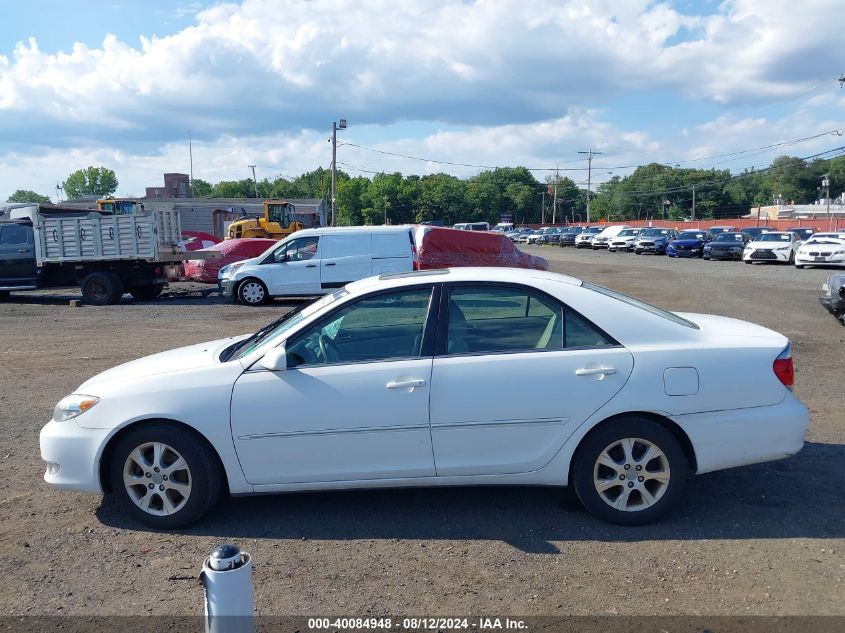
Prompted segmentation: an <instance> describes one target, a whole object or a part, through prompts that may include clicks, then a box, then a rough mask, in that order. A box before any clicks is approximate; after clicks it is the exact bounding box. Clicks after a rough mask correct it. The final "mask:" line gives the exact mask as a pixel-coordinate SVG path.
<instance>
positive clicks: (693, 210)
mask: <svg viewBox="0 0 845 633" xmlns="http://www.w3.org/2000/svg"><path fill="white" fill-rule="evenodd" d="M692 219H693V220H695V185H693V186H692Z"/></svg>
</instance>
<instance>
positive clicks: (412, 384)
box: [385, 378, 425, 391]
mask: <svg viewBox="0 0 845 633" xmlns="http://www.w3.org/2000/svg"><path fill="white" fill-rule="evenodd" d="M385 387H387V388H388V389H409V390H410V391H413V390H414V389H415V388H416V387H425V380H423V379H422V378H416V379H411V380H391V381H390V382H389V383H387V384H386V385H385Z"/></svg>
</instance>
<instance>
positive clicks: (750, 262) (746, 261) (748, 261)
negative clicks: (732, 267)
mask: <svg viewBox="0 0 845 633" xmlns="http://www.w3.org/2000/svg"><path fill="white" fill-rule="evenodd" d="M745 263H746V264H753V263H754V262H752V261H751V260H750V259H746V260H745Z"/></svg>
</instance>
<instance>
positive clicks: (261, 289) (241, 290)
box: [238, 277, 270, 306]
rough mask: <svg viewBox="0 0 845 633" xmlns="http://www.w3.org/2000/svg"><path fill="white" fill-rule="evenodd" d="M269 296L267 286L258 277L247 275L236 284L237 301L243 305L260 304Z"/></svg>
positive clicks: (265, 301)
mask: <svg viewBox="0 0 845 633" xmlns="http://www.w3.org/2000/svg"><path fill="white" fill-rule="evenodd" d="M269 298H270V294H269V293H268V292H267V286H265V285H264V282H263V281H261V280H260V279H256V278H255V277H249V278H247V279H244V280H243V281H242V282H241V283H240V284H239V285H238V301H240V302H241V303H242V304H244V305H245V306H260V305H262V304H264V303H267V301H268V300H269Z"/></svg>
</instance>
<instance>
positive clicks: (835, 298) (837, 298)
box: [819, 274, 845, 325]
mask: <svg viewBox="0 0 845 633" xmlns="http://www.w3.org/2000/svg"><path fill="white" fill-rule="evenodd" d="M819 303H821V304H822V305H823V306H824V308H825V310H827V311H828V312H830V313H831V314H832V315H833V316H834V318H836V319H837V320H839V321H840V322H841V323H842V325H845V275H842V274H836V275H831V276H830V277H828V278H827V279H825V281H824V283H823V284H822V285H821V287H820V288H819Z"/></svg>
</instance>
